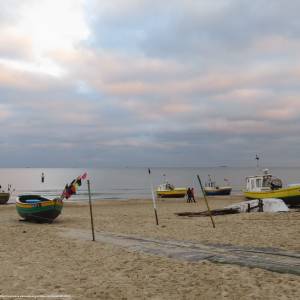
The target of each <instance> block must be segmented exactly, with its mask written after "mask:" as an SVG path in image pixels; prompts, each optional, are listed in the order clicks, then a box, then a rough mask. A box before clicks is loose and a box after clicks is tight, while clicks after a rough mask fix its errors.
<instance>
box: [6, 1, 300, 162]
mask: <svg viewBox="0 0 300 300" xmlns="http://www.w3.org/2000/svg"><path fill="white" fill-rule="evenodd" d="M299 11H300V1H298V0H289V1H285V0H272V1H265V0H261V1H259V0H252V1H248V0H247V1H246V0H245V1H244V0H215V1H211V0H185V1H182V0H169V1H161V0H160V1H156V0H149V1H148V0H97V1H96V0H26V1H24V0H9V1H5V0H0V125H1V132H2V134H1V139H0V146H1V147H0V159H1V160H0V167H10V166H11V167H27V166H29V167H101V166H219V165H229V166H251V165H253V166H255V164H256V162H255V154H257V153H258V154H260V156H261V158H262V160H263V162H264V165H271V166H278V165H279V166H283V165H288V166H295V165H298V166H299V165H300V139H299V134H300V18H299Z"/></svg>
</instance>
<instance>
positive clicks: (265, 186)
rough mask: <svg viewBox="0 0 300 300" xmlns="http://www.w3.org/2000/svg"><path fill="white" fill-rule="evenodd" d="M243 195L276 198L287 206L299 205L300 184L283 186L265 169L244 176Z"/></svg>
mask: <svg viewBox="0 0 300 300" xmlns="http://www.w3.org/2000/svg"><path fill="white" fill-rule="evenodd" d="M244 196H245V198H247V199H263V198H277V199H282V200H283V201H284V202H285V204H287V205H288V206H300V184H291V185H287V186H286V187H283V184H282V181H281V179H279V178H275V177H273V176H272V174H271V173H269V170H268V169H265V170H263V174H261V175H256V176H248V177H246V189H245V190H244Z"/></svg>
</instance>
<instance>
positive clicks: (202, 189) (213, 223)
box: [197, 175, 216, 228]
mask: <svg viewBox="0 0 300 300" xmlns="http://www.w3.org/2000/svg"><path fill="white" fill-rule="evenodd" d="M197 178H198V181H199V184H200V187H201V191H202V193H203V197H204V200H205V203H206V206H207V210H208V212H209V216H210V219H211V223H212V225H213V228H215V227H216V225H215V222H214V219H213V217H212V213H211V211H210V208H209V205H208V201H207V199H206V194H205V191H204V188H203V185H202V182H201V179H200V177H199V175H197Z"/></svg>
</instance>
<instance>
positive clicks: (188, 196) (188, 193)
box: [186, 188, 192, 203]
mask: <svg viewBox="0 0 300 300" xmlns="http://www.w3.org/2000/svg"><path fill="white" fill-rule="evenodd" d="M191 192H192V191H191V189H190V188H188V189H187V192H186V195H187V199H186V202H187V203H190V202H192V197H191V195H192V193H191Z"/></svg>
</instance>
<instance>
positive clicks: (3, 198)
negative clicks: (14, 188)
mask: <svg viewBox="0 0 300 300" xmlns="http://www.w3.org/2000/svg"><path fill="white" fill-rule="evenodd" d="M9 197H10V193H0V204H6V203H7V201H8V200H9Z"/></svg>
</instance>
